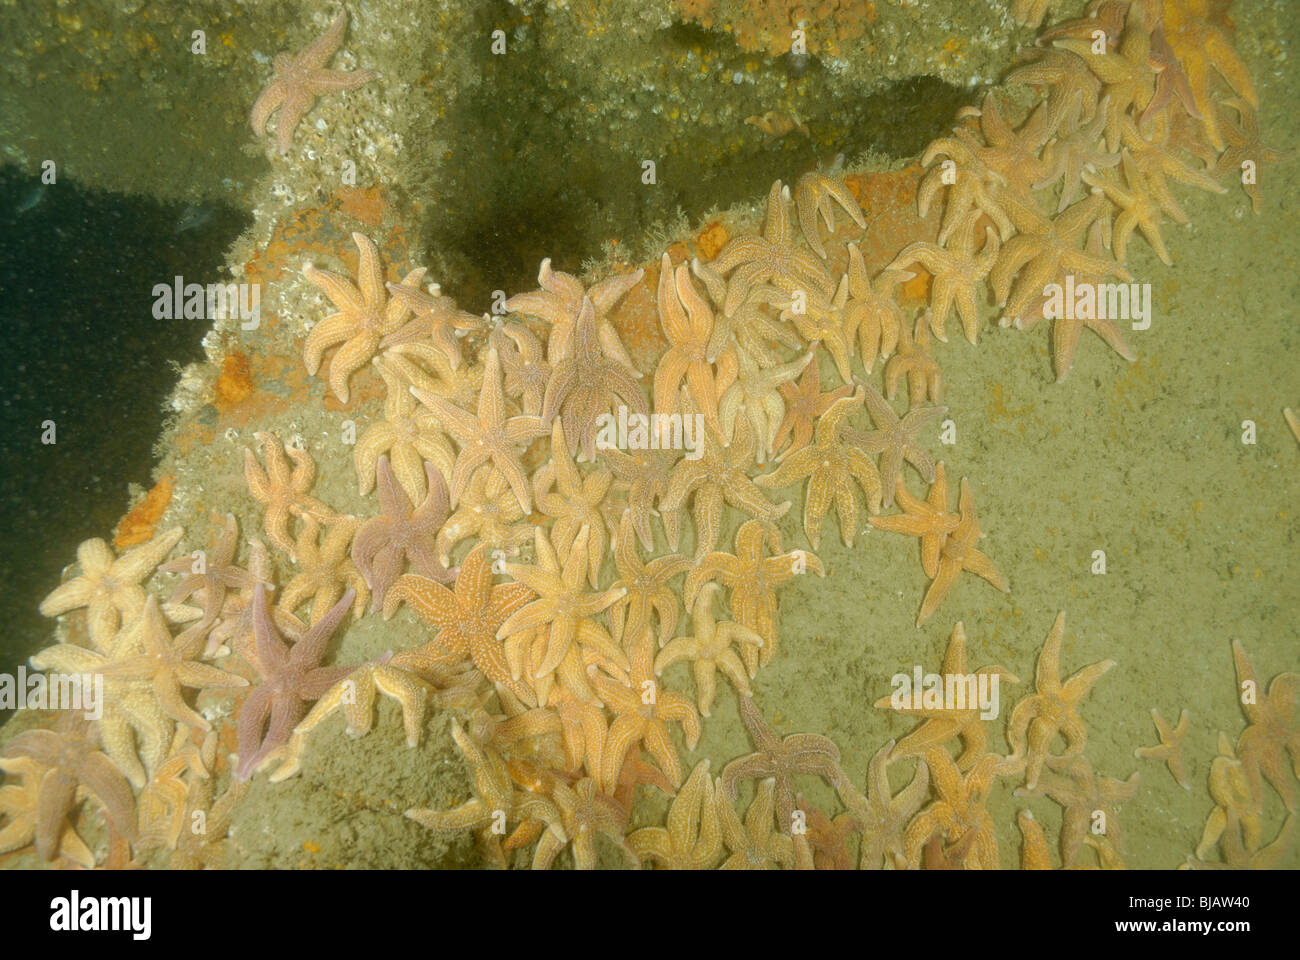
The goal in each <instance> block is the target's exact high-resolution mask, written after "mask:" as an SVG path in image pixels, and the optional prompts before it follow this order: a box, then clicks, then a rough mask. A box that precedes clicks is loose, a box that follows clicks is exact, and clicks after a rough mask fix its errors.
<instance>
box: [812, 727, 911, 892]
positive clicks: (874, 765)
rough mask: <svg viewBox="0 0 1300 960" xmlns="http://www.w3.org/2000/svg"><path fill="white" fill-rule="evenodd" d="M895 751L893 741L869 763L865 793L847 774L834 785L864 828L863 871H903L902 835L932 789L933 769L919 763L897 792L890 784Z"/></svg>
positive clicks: (881, 749) (861, 857) (860, 863)
mask: <svg viewBox="0 0 1300 960" xmlns="http://www.w3.org/2000/svg"><path fill="white" fill-rule="evenodd" d="M893 752H894V741H893V740H890V741H889V742H888V743H886V744H885V745H884V746H883V747H881V748H880V749H879V750H877V751H876V753H875V755H874V756H873V757H872V758H871V762H870V763H869V764H867V793H866V795H863V794H861V793H859V792H858V790H857V788H855V787H854V786H853V784H852V783H851V782H850V781H849V779H848V777H843V778H841V779H840V780H839V781H838V782H837V783H836V784H835V789H836V791H837V792H838V793H839V795H840V799H842V800H843V801H844V805H845V807H847V808H848V811H849V816H851V817H852V818H853V819H854V820H855V821H856V822H857V824H858V826H859V828H860V829H861V831H862V845H861V849H860V851H859V856H858V865H859V867H860V868H861V869H863V870H880V869H882V868H893V869H896V870H901V869H903V868H904V867H905V866H906V864H907V860H906V856H905V854H904V849H903V835H904V832H905V831H906V829H907V824H908V822H909V821H910V820H911V819H912V816H913V815H914V814H915V813H916V812H917V811H918V810H919V809H920V808H921V804H922V803H924V802H925V798H926V795H927V793H928V792H929V789H930V769H929V767H927V766H926V765H925V764H923V763H918V764H917V765H916V773H915V775H913V777H912V780H911V782H910V783H908V785H907V786H906V787H904V788H903V789H902V790H900V791H898V793H894V792H893V790H892V789H891V788H890V786H889V764H890V761H891V757H892V755H893Z"/></svg>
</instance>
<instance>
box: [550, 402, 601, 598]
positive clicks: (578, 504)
mask: <svg viewBox="0 0 1300 960" xmlns="http://www.w3.org/2000/svg"><path fill="white" fill-rule="evenodd" d="M551 431H552V432H551V462H550V463H549V464H546V465H545V466H543V467H541V468H540V469H539V470H538V471H537V474H536V475H535V476H534V477H533V490H534V492H535V494H536V496H537V509H538V510H540V511H541V512H542V513H544V514H546V516H548V517H550V518H551V519H552V520H553V521H554V522H553V523H552V524H551V540H552V542H553V543H554V544H555V548H556V550H558V551H559V552H560V553H563V554H567V553H568V552H569V550H570V549H571V548H572V547H573V542H574V540H575V539H577V536H578V532H579V531H582V530H585V531H586V536H587V542H586V544H585V546H586V548H587V561H588V563H587V579H588V581H589V582H590V583H591V586H592V588H593V589H595V587H596V581H597V580H598V579H599V578H600V565H601V564H602V563H603V562H604V560H605V546H606V544H607V542H608V541H607V538H606V535H605V522H604V518H603V515H602V513H601V509H602V506H603V504H604V501H605V494H607V493H608V492H609V488H610V484H612V483H613V482H614V475H613V474H612V473H611V472H610V471H608V470H605V469H603V468H601V469H595V470H591V471H589V472H588V473H587V475H586V476H583V474H582V472H581V471H580V470H579V469H578V465H577V464H576V463H574V462H573V459H572V458H571V457H570V456H569V452H568V450H569V445H568V444H567V443H566V442H565V440H564V426H563V424H562V423H561V421H559V420H556V421H555V423H554V424H553V425H552V428H551Z"/></svg>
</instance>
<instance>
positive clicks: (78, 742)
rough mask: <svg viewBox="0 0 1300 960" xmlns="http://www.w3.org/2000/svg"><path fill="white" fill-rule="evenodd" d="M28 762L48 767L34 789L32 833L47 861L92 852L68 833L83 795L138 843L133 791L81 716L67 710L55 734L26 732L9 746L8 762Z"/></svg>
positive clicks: (37, 850)
mask: <svg viewBox="0 0 1300 960" xmlns="http://www.w3.org/2000/svg"><path fill="white" fill-rule="evenodd" d="M24 758H25V759H28V760H32V761H34V762H36V763H38V764H40V765H41V766H42V767H44V768H45V773H44V774H43V775H42V776H41V777H40V780H39V783H38V784H37V786H36V788H35V790H36V798H35V799H36V811H35V825H34V826H35V830H34V831H33V834H34V836H33V839H34V841H35V844H36V853H37V855H39V856H40V858H41V859H42V860H53V859H54V857H55V856H56V855H57V854H58V853H59V851H60V849H67V850H69V851H70V852H77V853H83V854H84V852H87V851H86V850H85V845H84V844H81V845H80V846H77V845H76V844H74V843H72V842H70V841H69V840H65V836H66V831H68V830H71V825H70V824H69V823H68V815H69V814H70V813H71V812H72V810H73V807H74V806H75V804H76V802H77V796H78V794H79V793H80V792H84V793H89V794H90V795H91V796H93V797H94V798H95V800H96V802H98V803H99V805H100V806H101V807H102V808H103V810H104V814H105V816H106V817H107V819H108V822H109V824H110V825H111V826H112V828H113V830H115V831H116V832H117V833H118V834H120V835H121V836H123V837H125V838H126V839H127V840H128V841H132V840H134V839H135V835H136V822H135V801H134V799H133V797H132V796H131V786H130V784H128V783H127V782H126V778H125V777H123V776H122V774H121V773H120V772H118V769H117V768H116V767H115V766H113V762H112V761H111V760H109V759H108V757H106V756H104V754H102V753H101V752H100V751H99V743H98V740H97V738H96V737H95V734H94V732H93V730H92V729H91V728H90V725H89V723H88V722H87V720H86V718H85V717H84V716H83V715H82V713H81V712H80V711H76V710H68V711H64V712H63V713H62V714H61V715H60V717H59V720H58V723H57V725H56V726H55V728H54V729H53V730H26V731H24V732H23V733H20V734H18V735H17V736H16V737H14V738H13V739H12V740H10V741H9V742H8V743H7V744H6V745H5V750H4V757H3V759H4V760H5V761H6V762H8V761H10V760H12V759H24ZM28 769H29V771H30V770H31V768H28ZM31 772H32V773H33V774H34V772H35V771H31Z"/></svg>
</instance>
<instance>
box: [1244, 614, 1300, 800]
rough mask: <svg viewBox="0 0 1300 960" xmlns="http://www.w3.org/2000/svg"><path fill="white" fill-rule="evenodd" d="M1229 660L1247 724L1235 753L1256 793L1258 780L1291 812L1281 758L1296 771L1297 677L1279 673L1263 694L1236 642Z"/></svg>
mask: <svg viewBox="0 0 1300 960" xmlns="http://www.w3.org/2000/svg"><path fill="white" fill-rule="evenodd" d="M1232 660H1233V663H1234V665H1235V666H1236V668H1237V690H1238V694H1239V696H1240V699H1241V709H1242V712H1243V713H1245V715H1246V720H1247V721H1248V722H1249V725H1248V726H1247V727H1246V729H1245V730H1243V731H1242V733H1241V736H1240V737H1239V738H1238V739H1237V752H1238V753H1240V754H1241V760H1242V763H1244V764H1245V765H1246V773H1247V775H1248V776H1249V777H1250V781H1251V784H1252V785H1253V786H1254V787H1255V791H1256V793H1257V794H1259V795H1261V796H1262V794H1263V782H1262V780H1261V776H1262V778H1263V779H1264V780H1267V781H1268V782H1269V783H1271V784H1272V785H1273V788H1274V789H1275V790H1277V792H1278V795H1279V796H1281V798H1282V802H1283V803H1284V804H1285V805H1286V808H1287V810H1289V811H1292V812H1294V811H1295V808H1296V807H1295V789H1294V788H1293V787H1292V785H1291V779H1290V777H1289V776H1287V772H1286V767H1287V764H1286V757H1285V755H1286V754H1288V753H1289V754H1290V755H1291V766H1292V769H1293V770H1296V771H1300V724H1297V722H1296V696H1297V693H1300V673H1279V674H1278V675H1277V676H1276V677H1274V678H1273V679H1272V680H1271V681H1270V682H1269V685H1268V693H1267V694H1265V693H1264V692H1263V687H1262V686H1261V685H1260V682H1259V677H1258V676H1257V675H1256V673H1255V667H1254V666H1253V665H1252V664H1251V662H1250V658H1249V657H1247V656H1246V649H1245V647H1243V646H1242V645H1241V644H1240V643H1239V642H1238V641H1236V640H1234V641H1233V642H1232Z"/></svg>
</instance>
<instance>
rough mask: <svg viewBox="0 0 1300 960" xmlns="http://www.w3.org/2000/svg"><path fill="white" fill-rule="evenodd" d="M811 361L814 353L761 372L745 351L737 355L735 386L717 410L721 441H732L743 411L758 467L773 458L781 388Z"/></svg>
mask: <svg viewBox="0 0 1300 960" xmlns="http://www.w3.org/2000/svg"><path fill="white" fill-rule="evenodd" d="M812 359H813V351H811V350H810V351H809V352H808V353H805V354H804V355H803V356H801V357H798V358H797V359H795V360H791V361H790V362H788V363H782V364H777V365H776V366H772V367H766V368H763V369H760V368H759V366H758V363H757V361H755V359H754V358H753V357H751V356H750V355H749V354H748V353H746V352H745V351H744V350H740V351H737V363H738V366H739V371H738V375H737V377H736V381H735V383H733V384H731V386H729V387H727V389H726V390H725V391H724V392H723V394H722V400H721V402H720V404H719V406H718V417H719V419H720V421H721V430H722V434H721V436H722V439H723V440H725V441H728V442H730V441H732V440H733V439H734V437H735V428H736V420H737V419H738V418H739V416H740V413H741V412H742V411H743V412H744V414H745V416H746V417H747V418H748V420H749V425H750V427H751V428H752V430H753V435H754V436H755V437H756V438H757V444H756V452H757V460H758V463H760V464H761V463H765V462H766V461H767V460H768V459H769V458H770V457H771V456H772V454H773V451H774V448H775V446H776V434H777V431H778V430H780V427H781V421H782V420H783V419H784V418H785V401H784V400H783V399H782V397H781V392H780V389H779V388H780V387H781V386H782V385H783V384H787V383H790V382H791V381H792V380H794V378H795V377H797V376H799V374H800V373H802V372H803V371H804V370H805V369H806V368H807V367H808V366H809V365H810V362H811V361H812Z"/></svg>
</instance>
